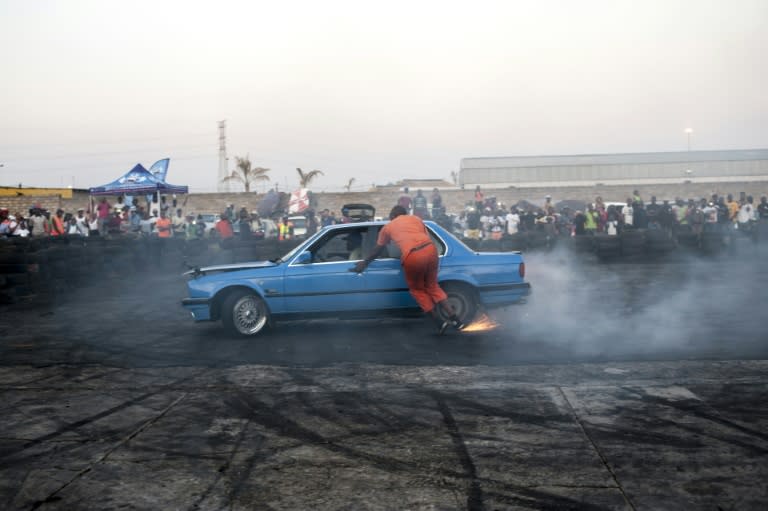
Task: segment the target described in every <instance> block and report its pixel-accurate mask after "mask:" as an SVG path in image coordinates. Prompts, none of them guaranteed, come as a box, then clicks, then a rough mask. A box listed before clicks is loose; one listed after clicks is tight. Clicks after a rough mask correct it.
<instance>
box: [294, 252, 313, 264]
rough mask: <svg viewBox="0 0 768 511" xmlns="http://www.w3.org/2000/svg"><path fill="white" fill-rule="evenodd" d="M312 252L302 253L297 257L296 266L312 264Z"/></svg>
mask: <svg viewBox="0 0 768 511" xmlns="http://www.w3.org/2000/svg"><path fill="white" fill-rule="evenodd" d="M311 263H312V252H302V253H301V254H299V255H298V257H296V264H311Z"/></svg>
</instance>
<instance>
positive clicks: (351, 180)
mask: <svg viewBox="0 0 768 511" xmlns="http://www.w3.org/2000/svg"><path fill="white" fill-rule="evenodd" d="M354 182H355V178H354V177H350V178H349V182H348V183H347V184H346V185H344V188H346V189H347V192H349V190H350V189H351V188H352V183H354Z"/></svg>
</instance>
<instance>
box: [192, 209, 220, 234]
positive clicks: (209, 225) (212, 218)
mask: <svg viewBox="0 0 768 511" xmlns="http://www.w3.org/2000/svg"><path fill="white" fill-rule="evenodd" d="M200 216H201V217H202V221H203V223H204V224H205V234H206V236H208V235H210V234H211V231H212V230H213V229H214V228H215V227H216V221H218V219H219V216H218V215H214V214H213V213H201V214H200ZM199 221H200V220H199V219H198V218H195V223H198V222H199Z"/></svg>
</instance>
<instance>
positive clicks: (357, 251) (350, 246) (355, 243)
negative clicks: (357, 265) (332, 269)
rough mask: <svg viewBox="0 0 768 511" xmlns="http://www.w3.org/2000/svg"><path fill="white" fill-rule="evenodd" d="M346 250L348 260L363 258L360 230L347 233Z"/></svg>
mask: <svg viewBox="0 0 768 511" xmlns="http://www.w3.org/2000/svg"><path fill="white" fill-rule="evenodd" d="M347 250H348V251H349V260H350V261H359V260H360V259H362V258H363V236H362V234H360V231H352V232H350V233H349V234H347Z"/></svg>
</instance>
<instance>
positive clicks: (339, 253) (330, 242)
mask: <svg viewBox="0 0 768 511" xmlns="http://www.w3.org/2000/svg"><path fill="white" fill-rule="evenodd" d="M365 236H366V232H365V230H364V229H344V230H337V231H333V232H332V233H330V234H329V236H326V237H324V238H323V239H321V240H320V241H319V242H318V243H317V244H316V245H315V246H314V247H312V248H311V249H310V251H311V252H312V256H313V257H312V261H313V262H315V263H327V262H337V261H359V260H361V259H362V258H363V256H362V247H363V243H364V242H365Z"/></svg>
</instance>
